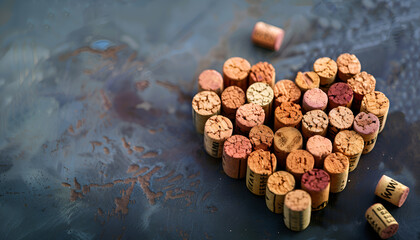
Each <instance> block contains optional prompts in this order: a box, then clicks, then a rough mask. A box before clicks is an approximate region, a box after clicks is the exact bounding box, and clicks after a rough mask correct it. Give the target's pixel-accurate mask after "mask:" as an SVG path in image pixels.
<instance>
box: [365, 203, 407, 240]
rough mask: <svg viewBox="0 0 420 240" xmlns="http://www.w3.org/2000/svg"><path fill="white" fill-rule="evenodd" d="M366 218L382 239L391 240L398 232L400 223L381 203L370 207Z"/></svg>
mask: <svg viewBox="0 0 420 240" xmlns="http://www.w3.org/2000/svg"><path fill="white" fill-rule="evenodd" d="M365 217H366V220H367V221H368V223H369V224H370V225H371V226H372V227H373V229H374V230H375V232H377V233H378V234H379V237H381V238H382V239H387V238H390V237H392V236H393V235H394V234H395V233H397V231H398V227H399V225H398V222H397V221H396V220H395V218H394V217H393V216H392V215H391V214H390V213H389V212H388V210H386V208H385V207H384V206H383V205H382V204H380V203H375V204H373V205H372V206H370V207H369V208H368V210H367V211H366V213H365Z"/></svg>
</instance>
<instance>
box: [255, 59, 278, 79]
mask: <svg viewBox="0 0 420 240" xmlns="http://www.w3.org/2000/svg"><path fill="white" fill-rule="evenodd" d="M275 74H276V70H275V69H274V67H273V65H271V64H270V63H268V62H259V63H257V64H255V65H254V66H252V67H251V72H250V73H249V79H250V81H251V82H254V83H255V82H264V83H268V84H271V83H272V82H273V81H274V77H275Z"/></svg>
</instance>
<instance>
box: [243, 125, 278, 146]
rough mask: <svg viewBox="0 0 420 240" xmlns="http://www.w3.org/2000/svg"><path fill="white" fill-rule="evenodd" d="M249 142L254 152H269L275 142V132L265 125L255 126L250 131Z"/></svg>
mask: <svg viewBox="0 0 420 240" xmlns="http://www.w3.org/2000/svg"><path fill="white" fill-rule="evenodd" d="M249 140H250V141H251V144H252V147H253V149H254V150H258V149H261V150H264V151H269V150H270V149H271V146H272V145H273V141H274V133H273V130H271V128H269V127H267V126H265V125H258V126H255V127H253V128H251V131H249Z"/></svg>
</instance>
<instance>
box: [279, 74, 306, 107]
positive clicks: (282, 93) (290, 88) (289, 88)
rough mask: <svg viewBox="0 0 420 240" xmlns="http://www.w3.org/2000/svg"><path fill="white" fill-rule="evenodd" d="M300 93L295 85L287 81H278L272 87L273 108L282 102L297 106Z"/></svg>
mask: <svg viewBox="0 0 420 240" xmlns="http://www.w3.org/2000/svg"><path fill="white" fill-rule="evenodd" d="M301 95H302V92H301V91H300V89H299V88H298V86H296V84H295V83H294V82H293V81H291V80H287V79H283V80H280V81H278V82H277V83H276V85H274V108H277V107H278V106H280V105H281V104H282V103H284V102H293V103H296V104H299V102H300V96H301Z"/></svg>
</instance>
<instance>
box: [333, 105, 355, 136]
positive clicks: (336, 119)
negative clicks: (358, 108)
mask: <svg viewBox="0 0 420 240" xmlns="http://www.w3.org/2000/svg"><path fill="white" fill-rule="evenodd" d="M328 120H329V127H328V136H329V137H330V138H331V139H334V138H335V136H336V135H337V133H338V132H340V131H342V130H347V129H350V128H351V127H352V126H353V121H354V115H353V112H352V111H351V110H350V108H347V107H343V106H339V107H336V108H333V109H332V110H331V111H330V112H329V114H328Z"/></svg>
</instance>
